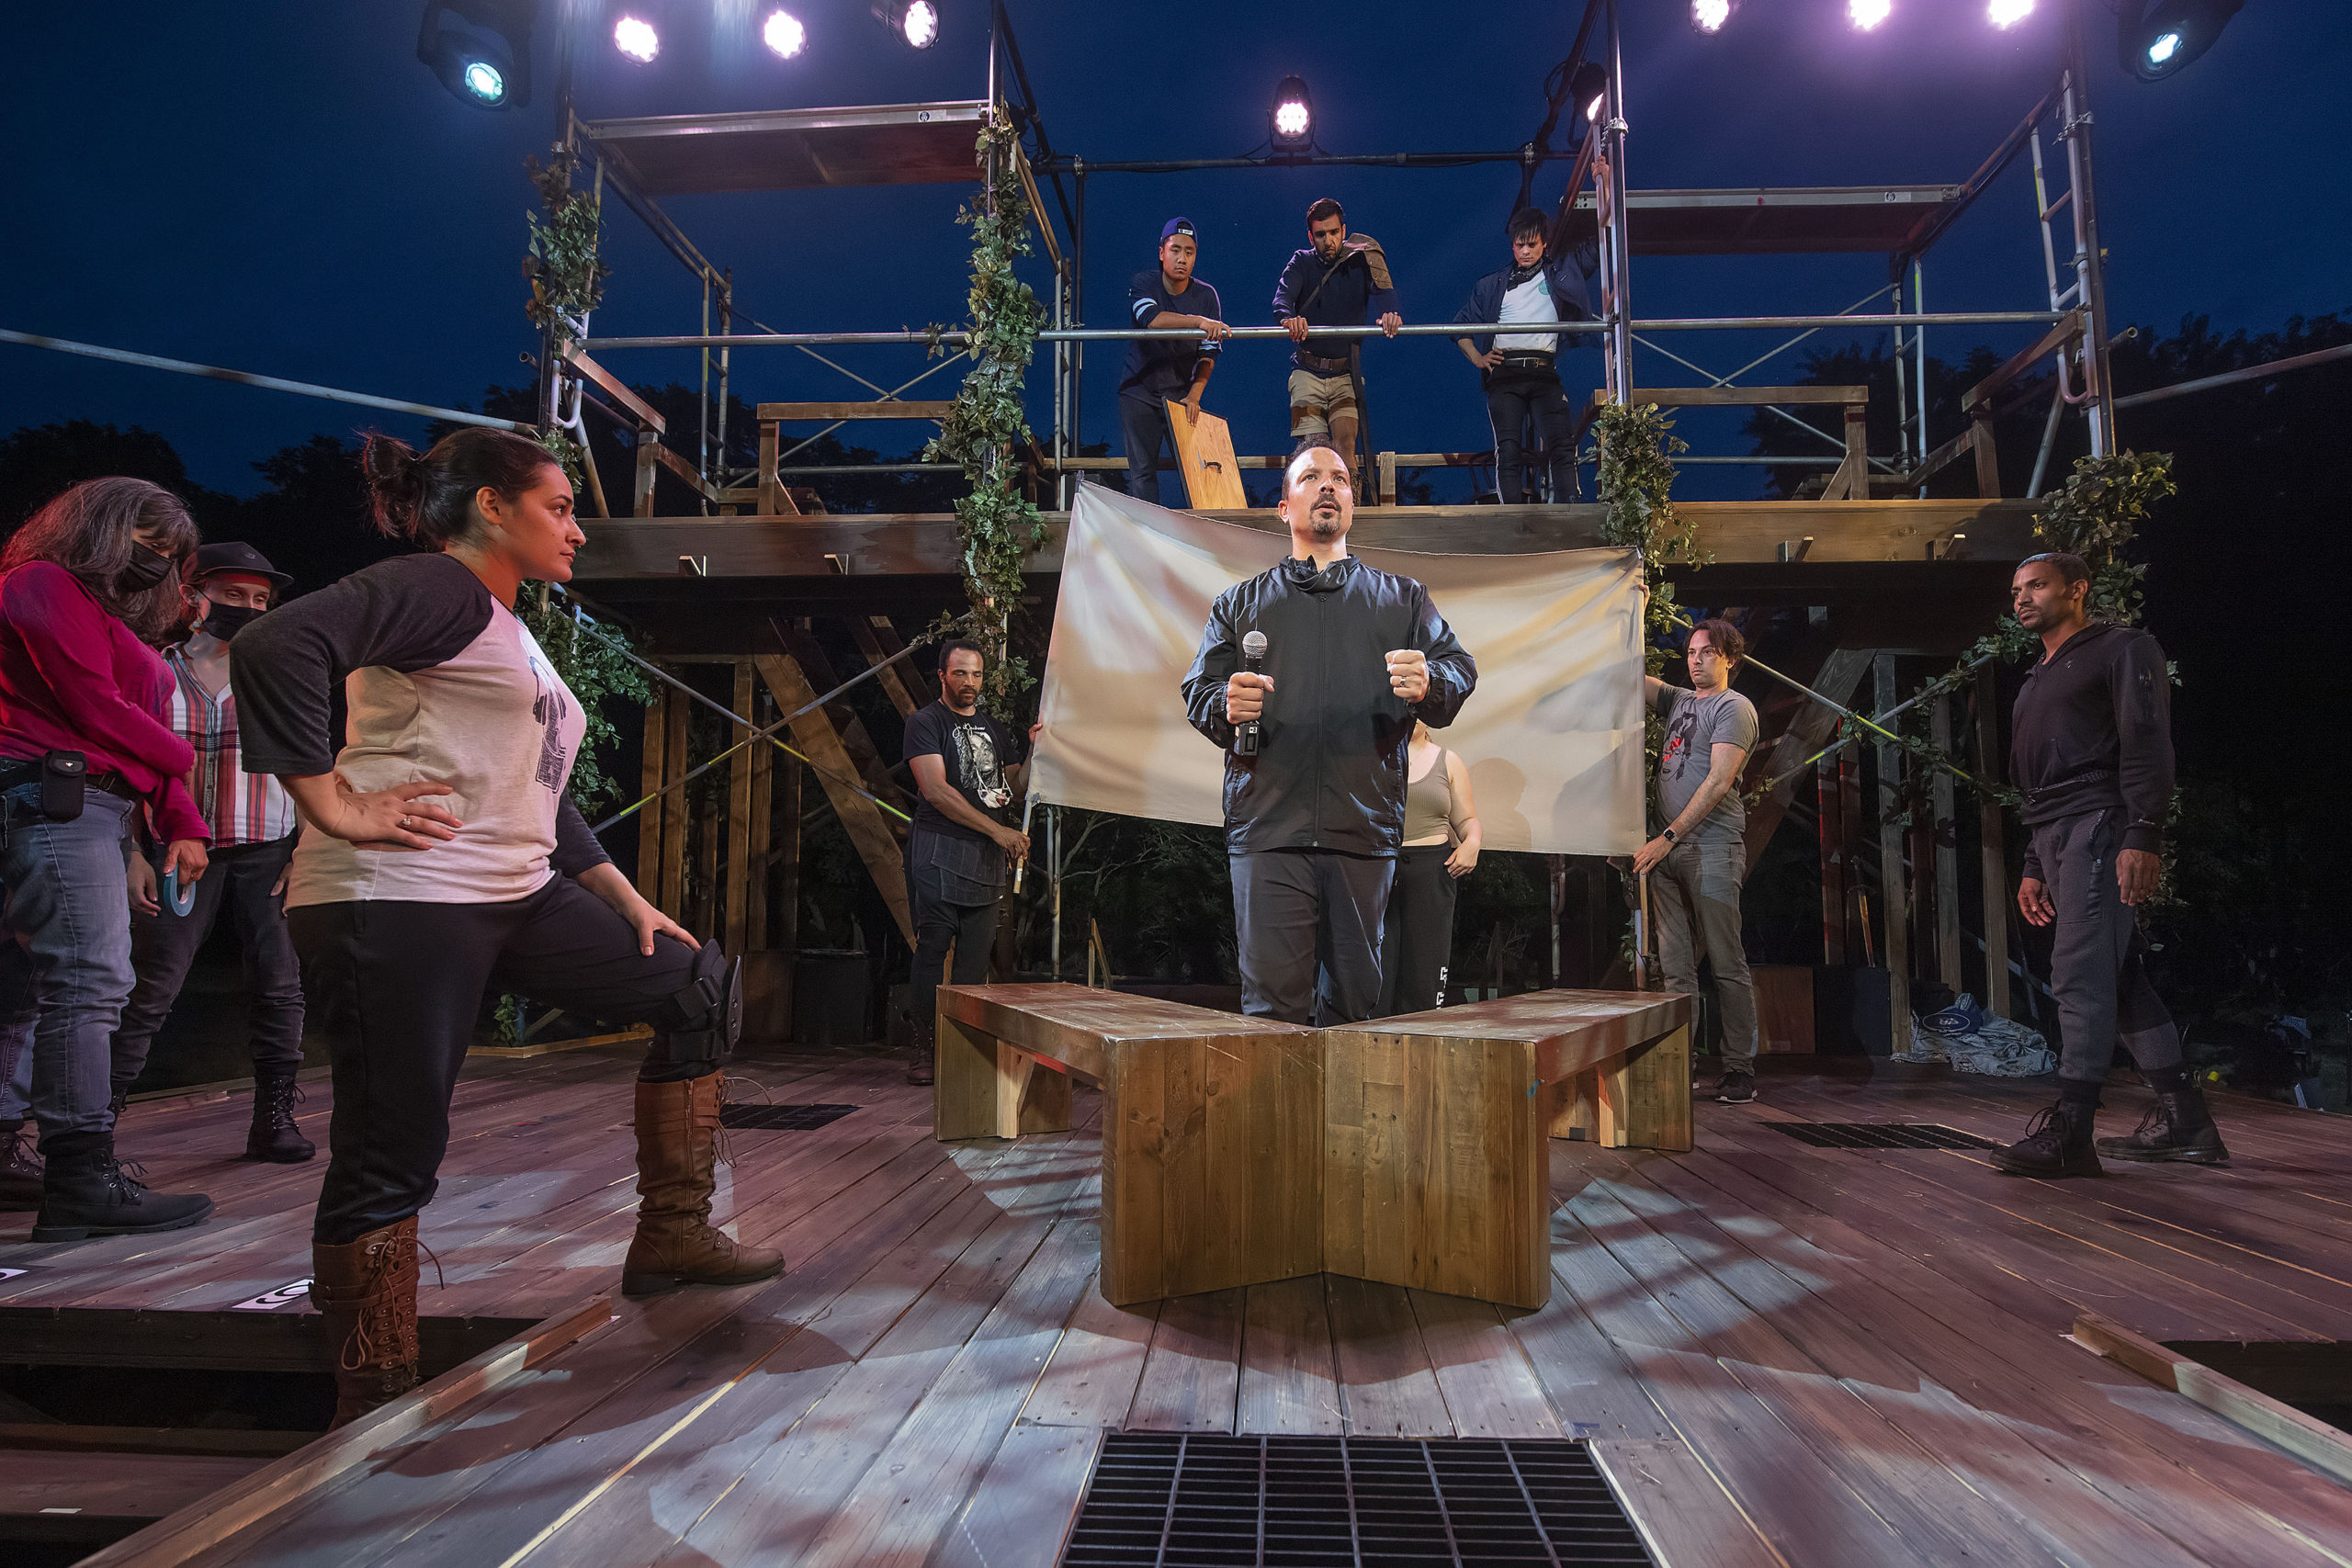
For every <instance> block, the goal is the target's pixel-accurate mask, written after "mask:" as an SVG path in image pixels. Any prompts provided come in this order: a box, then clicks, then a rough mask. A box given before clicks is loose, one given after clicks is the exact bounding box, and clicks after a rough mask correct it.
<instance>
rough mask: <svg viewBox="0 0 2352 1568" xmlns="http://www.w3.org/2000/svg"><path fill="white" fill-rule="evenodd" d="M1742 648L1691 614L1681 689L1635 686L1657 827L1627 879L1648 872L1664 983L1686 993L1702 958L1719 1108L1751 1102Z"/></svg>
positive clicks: (1748, 725)
mask: <svg viewBox="0 0 2352 1568" xmlns="http://www.w3.org/2000/svg"><path fill="white" fill-rule="evenodd" d="M1746 654H1747V642H1746V640H1745V639H1744V638H1742V637H1740V635H1739V631H1738V629H1737V628H1736V627H1735V626H1733V625H1732V624H1731V623H1730V622H1729V621H1722V620H1705V621H1701V622H1700V623H1699V624H1698V626H1695V627H1693V628H1692V630H1691V641H1690V645H1689V647H1688V648H1687V649H1686V650H1685V657H1686V658H1687V659H1688V660H1689V661H1690V665H1691V689H1690V690H1688V691H1685V690H1684V689H1683V688H1681V687H1679V686H1669V685H1668V684H1667V683H1666V682H1663V681H1659V680H1656V679H1651V680H1649V681H1648V682H1647V683H1646V685H1647V691H1648V696H1649V701H1650V704H1651V705H1652V706H1654V707H1655V708H1656V709H1657V712H1658V715H1659V716H1661V717H1662V718H1664V719H1665V720H1666V749H1665V750H1664V752H1663V753H1662V754H1661V755H1660V757H1659V759H1658V768H1657V805H1658V814H1659V815H1660V816H1662V817H1664V818H1666V820H1667V827H1666V829H1665V830H1664V831H1662V832H1660V833H1659V834H1658V836H1657V838H1655V839H1652V840H1650V841H1649V842H1648V843H1646V844H1644V845H1643V846H1642V849H1641V852H1640V853H1639V854H1637V855H1635V856H1634V873H1635V874H1645V873H1648V874H1652V875H1651V878H1650V913H1651V918H1652V919H1654V920H1656V921H1657V951H1658V963H1659V965H1660V967H1662V968H1663V969H1664V970H1665V971H1666V986H1667V989H1668V990H1670V991H1688V992H1690V993H1691V995H1693V996H1696V995H1697V994H1698V991H1699V955H1700V954H1701V953H1705V954H1706V956H1707V958H1708V959H1709V960H1710V961H1711V962H1712V963H1713V965H1714V971H1715V996H1716V999H1717V1001H1718V1002H1719V1003H1720V1004H1721V1007H1722V1012H1723V1020H1722V1022H1723V1036H1724V1076H1723V1080H1722V1082H1721V1083H1719V1084H1718V1085H1717V1086H1716V1089H1715V1098H1716V1099H1717V1100H1722V1101H1723V1102H1724V1103H1725V1104H1727V1105H1740V1104H1745V1103H1746V1102H1747V1101H1748V1100H1754V1099H1755V1098H1756V1047H1757V1030H1756V987H1755V985H1754V983H1753V982H1752V981H1751V980H1750V979H1749V978H1748V974H1747V950H1746V948H1745V947H1743V946H1742V945H1741V942H1740V918H1739V895H1740V887H1741V885H1742V884H1743V883H1745V882H1746V881H1747V843H1746V841H1745V833H1746V829H1747V808H1746V807H1744V806H1742V805H1741V804H1740V799H1739V793H1738V790H1737V788H1736V785H1737V784H1738V781H1739V769H1740V765H1741V764H1742V763H1743V762H1745V761H1747V754H1748V752H1750V751H1751V750H1755V747H1756V705H1755V704H1753V703H1751V702H1749V701H1748V700H1747V698H1746V697H1743V696H1741V695H1740V694H1738V693H1737V692H1735V691H1733V690H1732V689H1731V678H1732V673H1733V671H1736V670H1737V669H1738V668H1739V661H1740V660H1741V659H1742V658H1743V657H1745V656H1746Z"/></svg>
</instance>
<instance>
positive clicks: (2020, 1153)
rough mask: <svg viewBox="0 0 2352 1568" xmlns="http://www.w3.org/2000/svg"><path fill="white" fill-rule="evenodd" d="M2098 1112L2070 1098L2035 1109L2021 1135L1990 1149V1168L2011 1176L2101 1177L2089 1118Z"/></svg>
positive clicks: (2096, 1108) (2093, 1106)
mask: <svg viewBox="0 0 2352 1568" xmlns="http://www.w3.org/2000/svg"><path fill="white" fill-rule="evenodd" d="M2096 1115H2098V1107H2097V1106H2095V1105H2085V1104H2083V1103H2081V1102H2080V1101H2078V1100H2060V1101H2059V1102H2058V1103H2057V1104H2055V1105H2053V1106H2052V1107H2051V1108H2050V1109H2049V1110H2047V1111H2037V1112H2035V1114H2034V1118H2033V1120H2032V1121H2031V1122H2028V1123H2027V1124H2026V1130H2025V1136H2024V1137H2022V1138H2020V1139H2018V1141H2017V1142H2016V1143H2014V1144H2011V1145H2009V1146H2008V1147H2007V1148H2005V1149H1996V1150H1994V1151H1993V1168H1995V1169H1996V1170H2005V1171H2007V1172H2008V1173H2009V1174H2010V1175H2011V1176H2053V1177H2054V1176H2105V1175H2106V1174H2107V1172H2106V1171H2104V1170H2102V1169H2101V1168H2099V1163H2098V1150H2097V1149H2095V1148H2093V1147H2092V1146H2091V1118H2092V1117H2094V1116H2096Z"/></svg>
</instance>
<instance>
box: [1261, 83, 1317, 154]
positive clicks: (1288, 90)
mask: <svg viewBox="0 0 2352 1568" xmlns="http://www.w3.org/2000/svg"><path fill="white" fill-rule="evenodd" d="M1269 114H1270V116H1271V118H1272V123H1273V136H1272V141H1273V145H1274V151H1275V152H1306V150H1307V149H1308V148H1310V147H1312V146H1314V145H1315V100H1314V98H1313V97H1312V96H1309V95H1308V93H1307V91H1306V78H1304V77H1301V76H1285V77H1283V79H1282V80H1281V81H1280V82H1277V83H1276V84H1275V85H1274V104H1273V107H1272V109H1271V110H1270V111H1269Z"/></svg>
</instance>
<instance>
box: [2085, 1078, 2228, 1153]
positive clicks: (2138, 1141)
mask: <svg viewBox="0 0 2352 1568" xmlns="http://www.w3.org/2000/svg"><path fill="white" fill-rule="evenodd" d="M2098 1152H2099V1153H2101V1154H2103V1155H2106V1156H2109V1157H2111V1158H2114V1159H2131V1160H2142V1161H2149V1162H2153V1161H2156V1160H2179V1161H2182V1162H2183V1163H2185V1164H2188V1165H2227V1164H2229V1163H2230V1151H2229V1150H2228V1149H2227V1148H2225V1147H2223V1146H2222V1130H2221V1129H2220V1128H2219V1127H2216V1126H2214V1125H2213V1116H2212V1112H2211V1111H2207V1110H2206V1109H2205V1096H2204V1094H2203V1093H2202V1091H2200V1090H2199V1089H2193V1088H2192V1089H2171V1090H2160V1091H2158V1093H2157V1095H2156V1102H2155V1103H2154V1105H2152V1106H2150V1107H2148V1113H2147V1114H2146V1115H2145V1116H2143V1117H2141V1118H2140V1126H2139V1130H2138V1131H2137V1132H2134V1133H2133V1134H2131V1135H2130V1136H2129V1137H2123V1138H2101V1139H2100V1140H2099V1141H2098Z"/></svg>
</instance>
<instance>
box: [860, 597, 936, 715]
mask: <svg viewBox="0 0 2352 1568" xmlns="http://www.w3.org/2000/svg"><path fill="white" fill-rule="evenodd" d="M844 619H845V620H846V621H847V622H848V625H849V635H850V639H851V640H852V641H853V642H854V643H856V644H857V650H858V652H860V653H862V654H864V655H865V662H866V663H867V664H868V665H869V666H874V667H877V668H879V669H880V670H881V671H882V673H880V674H879V675H876V677H874V678H875V680H876V681H877V682H880V683H881V686H882V690H883V693H884V694H886V695H887V696H888V697H889V699H890V705H891V706H892V707H894V708H897V709H898V710H899V717H900V718H912V717H913V716H914V715H915V709H916V708H917V707H919V706H921V705H920V704H918V703H917V702H916V701H915V699H914V694H913V693H911V692H910V691H908V690H907V683H906V682H905V681H904V680H903V679H901V678H900V675H899V671H900V668H901V665H900V664H891V663H887V662H885V660H888V657H889V655H888V654H886V653H884V652H883V651H882V643H881V639H880V638H878V637H876V636H875V635H874V626H873V623H874V622H876V621H880V622H881V623H882V624H883V625H885V626H888V625H889V617H888V615H849V616H846V617H844ZM892 640H893V641H895V640H897V639H896V638H893V639H892ZM892 651H894V652H895V651H896V650H895V649H893V650H892ZM902 662H903V661H902Z"/></svg>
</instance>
